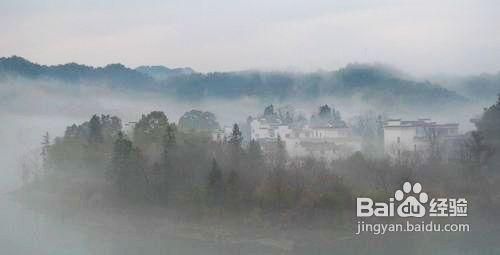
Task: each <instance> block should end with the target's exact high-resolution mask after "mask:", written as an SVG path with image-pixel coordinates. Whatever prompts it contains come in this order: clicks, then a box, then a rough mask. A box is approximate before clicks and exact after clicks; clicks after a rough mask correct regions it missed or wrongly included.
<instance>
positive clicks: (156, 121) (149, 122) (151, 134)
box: [134, 111, 168, 147]
mask: <svg viewBox="0 0 500 255" xmlns="http://www.w3.org/2000/svg"><path fill="white" fill-rule="evenodd" d="M167 128H168V119H167V116H166V115H165V113H163V112H161V111H152V112H150V113H149V114H147V115H142V117H141V119H140V120H139V121H138V122H137V124H136V125H135V126H134V142H135V143H136V144H138V145H140V146H141V147H148V145H151V144H157V145H159V144H160V143H161V141H162V138H163V135H164V134H165V131H166V130H167Z"/></svg>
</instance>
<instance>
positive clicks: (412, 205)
mask: <svg viewBox="0 0 500 255" xmlns="http://www.w3.org/2000/svg"><path fill="white" fill-rule="evenodd" d="M416 197H418V199H417V198H416ZM394 198H395V199H396V200H397V201H403V202H401V204H400V205H399V206H398V209H397V213H398V215H399V216H400V217H404V218H406V217H417V218H420V217H423V216H424V215H425V207H424V206H423V204H425V203H427V201H428V200H429V197H428V196H427V193H425V192H422V185H420V183H418V182H417V183H415V184H413V185H412V184H411V183H409V182H405V183H404V184H403V190H397V191H396V192H395V194H394Z"/></svg>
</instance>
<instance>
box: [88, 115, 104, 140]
mask: <svg viewBox="0 0 500 255" xmlns="http://www.w3.org/2000/svg"><path fill="white" fill-rule="evenodd" d="M88 140H89V143H90V144H97V143H102V142H103V136H102V126H101V120H100V118H99V116H97V115H96V114H94V115H93V116H92V118H91V119H90V121H89V137H88Z"/></svg>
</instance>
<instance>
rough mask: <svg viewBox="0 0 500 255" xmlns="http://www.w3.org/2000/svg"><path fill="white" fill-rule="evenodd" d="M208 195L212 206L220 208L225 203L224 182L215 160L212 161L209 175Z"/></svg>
mask: <svg viewBox="0 0 500 255" xmlns="http://www.w3.org/2000/svg"><path fill="white" fill-rule="evenodd" d="M207 195H208V202H209V204H210V205H214V206H220V205H222V204H223V203H224V180H223V178H222V171H221V170H220V169H219V166H218V165H217V161H216V160H215V158H214V159H213V160H212V168H211V170H210V173H209V174H208V183H207Z"/></svg>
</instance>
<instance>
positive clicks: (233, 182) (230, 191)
mask: <svg viewBox="0 0 500 255" xmlns="http://www.w3.org/2000/svg"><path fill="white" fill-rule="evenodd" d="M225 188H226V192H225V194H226V199H225V205H226V206H227V207H228V208H229V209H231V210H238V209H239V207H240V199H241V197H240V180H239V175H238V173H237V172H236V171H234V170H232V171H231V172H229V176H228V178H227V182H226V185H225Z"/></svg>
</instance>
